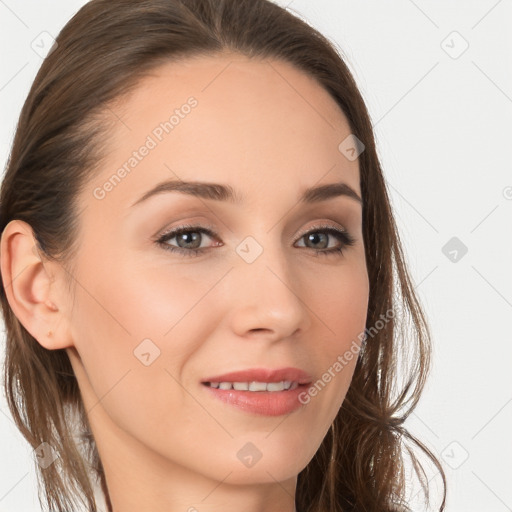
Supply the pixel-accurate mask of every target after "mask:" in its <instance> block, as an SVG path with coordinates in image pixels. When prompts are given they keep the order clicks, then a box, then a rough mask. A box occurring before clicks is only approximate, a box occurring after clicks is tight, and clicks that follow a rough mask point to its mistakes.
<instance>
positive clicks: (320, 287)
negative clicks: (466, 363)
mask: <svg viewBox="0 0 512 512" xmlns="http://www.w3.org/2000/svg"><path fill="white" fill-rule="evenodd" d="M228 64H229V65H228ZM226 66H227V67H226ZM292 85H293V87H292ZM191 96H193V97H194V98H195V99H196V100H197V105H196V106H194V107H193V108H191V109H190V110H189V109H186V108H183V109H182V110H181V113H182V117H180V119H179V123H178V124H177V125H176V126H175V127H174V128H173V129H172V131H169V133H165V132H164V133H161V134H160V135H161V139H162V140H160V141H159V140H157V137H156V135H155V133H159V132H158V131H157V132H154V130H155V128H156V127H158V126H159V125H160V123H162V122H163V121H165V120H168V119H169V117H170V115H171V114H172V112H173V110H174V109H176V108H178V109H179V108H180V107H181V106H182V105H184V104H185V103H186V102H187V99H188V98H189V97H191ZM185 110H186V111H187V112H189V113H188V114H184V112H185ZM114 112H115V114H116V115H117V116H119V118H120V119H121V121H115V118H113V119H114V121H115V122H116V124H115V125H114V127H113V130H112V137H111V139H110V140H109V141H108V147H109V155H108V157H107V159H106V161H105V162H103V163H102V166H101V169H100V172H99V174H97V175H96V176H95V177H94V179H93V180H91V183H90V185H89V186H88V187H86V188H85V190H84V191H83V193H82V194H81V196H80V197H79V201H80V203H81V205H82V206H83V207H84V208H83V210H81V212H82V213H81V217H80V232H79V233H78V237H79V240H80V246H81V248H80V250H79V252H78V255H77V259H76V260H75V261H74V262H73V264H74V270H73V280H74V283H75V287H74V290H73V294H72V296H70V292H69V291H68V289H67V288H66V286H65V277H66V275H65V272H64V271H63V269H62V268H61V267H60V266H59V265H58V264H56V263H53V262H49V261H47V260H44V259H41V255H39V254H38V253H37V251H34V245H35V241H34V237H33V234H32V231H31V229H30V227H29V226H28V225H27V224H26V223H24V222H21V221H18V220H17V221H12V222H11V223H9V225H8V226H7V227H6V229H5V230H4V232H3V234H2V240H1V247H0V249H1V265H2V276H3V279H4V284H5V285H7V283H11V281H12V285H11V286H8V287H7V294H8V299H9V302H10V304H11V307H12V308H13V310H14V312H15V314H16V316H17V317H18V318H19V319H20V321H22V323H23V324H24V326H25V327H26V328H27V330H28V331H29V332H30V333H31V334H32V335H33V336H34V337H35V338H36V339H37V340H38V341H39V343H41V345H43V346H44V347H46V348H47V349H49V350H54V349H59V348H65V349H66V351H67V353H68V355H69V357H70V360H71V363H72V365H73V369H74V371H75V374H76V377H77V379H78V383H79V386H80V389H81V392H82V396H83V400H84V402H85V406H86V410H87V411H88V417H89V420H90V422H91V426H92V429H93V433H94V436H95V439H96V442H97V445H98V450H99V453H100V456H101V459H102V461H103V464H104V467H105V470H106V475H107V483H108V487H109V492H110V495H111V499H112V503H113V507H114V511H115V512H140V511H142V510H151V511H152V512H169V511H172V512H176V511H189V512H193V511H194V510H197V511H200V512H214V511H221V510H222V511H223V512H234V511H236V512H240V511H242V510H243V511H245V512H293V510H294V496H295V491H296V484H297V475H298V473H299V472H300V471H301V470H302V469H304V467H305V466H306V465H307V464H308V462H309V461H310V460H311V458H312V457H313V455H314V454H315V452H316V451H317V449H318V447H319V446H320V444H321V442H322V440H323V438H324V436H325V435H326V434H327V432H328V429H329V427H330V425H331V423H332V421H333V419H334V418H335V416H336V414H337V412H338V410H339V407H340V406H341V404H342V402H343V400H344V398H345V395H346V392H347V390H348V387H349V385H350V381H351V378H352V374H353V371H354V367H355V363H356V358H355V357H354V358H353V359H352V360H351V361H349V362H348V364H346V365H345V366H344V367H343V369H342V371H340V372H338V373H337V374H336V376H335V377H334V378H332V380H331V381H330V382H329V383H328V384H327V385H326V386H325V388H324V389H323V390H322V391H320V392H318V394H317V396H315V397H314V398H311V401H310V402H309V403H308V404H306V405H303V406H301V407H300V408H299V409H297V410H295V411H293V412H292V413H290V414H289V415H281V416H273V417H272V416H265V415H259V414H254V413H250V412H246V411H241V410H239V409H237V408H235V407H233V406H232V405H229V404H225V403H223V402H221V401H219V400H217V399H215V398H212V397H211V396H210V393H209V392H208V390H207V389H205V387H204V386H203V385H202V384H201V380H202V379H204V378H206V377H208V376H209V375H212V374H221V373H226V372H231V371H235V370H244V369H248V368H255V367H264V368H272V369H275V368H281V367H289V366H292V367H297V368H301V369H303V370H306V371H307V372H308V373H310V375H311V376H312V377H313V380H314V381H317V380H318V379H321V378H322V375H323V374H324V372H326V371H327V369H328V368H329V367H332V366H333V364H334V363H335V361H336V360H337V358H338V356H340V355H342V354H343V353H345V352H346V351H347V350H348V349H349V348H350V346H351V344H353V341H354V340H357V339H358V336H359V335H360V333H361V332H362V331H364V328H365V321H366V314H367V305H368V292H369V283H368V275H367V268H366V261H365V254H364V245H363V239H362V206H361V204H360V203H359V202H358V201H357V200H355V199H354V198H352V197H349V196H347V195H339V196H335V197H331V198H330V199H326V200H322V201H319V202H316V203H311V204H302V203H299V197H300V195H301V194H302V192H303V191H304V190H305V189H306V188H309V187H313V186H318V185H325V184H330V183H339V182H343V183H345V184H347V185H348V186H350V187H351V188H352V189H353V190H354V191H355V192H356V193H357V194H358V195H359V196H361V190H360V184H359V167H358V161H357V160H353V161H351V160H349V159H347V158H345V156H344V155H343V154H342V153H341V152H340V150H339V149H338V146H339V144H340V142H342V141H343V140H344V139H345V138H346V137H347V136H349V135H350V128H349V125H348V122H347V120H346V118H345V116H344V115H343V113H342V112H341V110H340V109H339V107H338V106H337V105H336V103H335V102H334V100H333V99H332V98H331V97H330V96H329V94H328V93H327V92H326V91H325V90H324V89H323V88H322V87H320V86H319V85H318V84H317V83H316V82H315V81H314V80H313V79H311V78H309V77H308V76H307V75H305V74H303V73H302V72H301V71H299V70H296V69H295V68H293V67H291V66H290V65H289V64H286V63H282V62H277V61H268V60H265V61H263V60H249V59H247V58H246V57H243V56H240V55H235V54H224V55H222V56H215V57H201V58H195V59H191V60H188V61H184V62H180V63H170V64H166V65H165V66H163V67H161V68H159V70H158V72H156V73H155V74H154V76H152V77H149V78H146V79H144V81H143V82H142V83H141V84H139V86H138V87H137V89H136V90H135V91H134V93H133V94H132V95H131V96H130V97H129V98H128V99H127V100H126V101H124V102H121V103H120V104H119V105H118V107H117V109H114ZM149 135H151V136H152V138H153V139H154V140H155V141H156V142H157V144H156V147H154V148H152V149H151V150H150V151H149V152H148V154H147V155H146V156H144V157H143V158H141V160H140V161H139V162H138V163H137V165H136V166H135V167H133V168H132V169H131V171H130V172H129V173H126V175H124V176H123V177H122V178H121V179H120V180H118V181H117V182H116V183H115V186H114V185H112V186H110V187H109V186H108V185H106V186H105V183H107V182H108V181H109V179H110V178H111V177H112V175H113V174H114V173H116V171H117V170H118V169H119V168H120V167H121V166H122V165H123V164H124V163H125V162H127V161H128V159H129V158H130V157H131V156H132V154H133V152H134V151H138V150H139V148H140V147H141V146H142V145H143V144H144V143H145V142H146V141H147V137H148V136H149ZM121 174H122V173H121ZM172 178H174V179H177V180H183V181H200V182H210V183H220V184H224V185H229V186H231V187H232V188H233V189H234V190H235V192H236V194H237V196H239V197H240V198H241V202H240V203H231V202H229V201H218V200H214V199H206V198H198V197H194V196H192V195H188V194H184V193H180V192H177V191H172V192H164V193H160V194H156V195H153V196H152V197H150V198H148V199H147V200H145V201H142V202H140V203H139V204H137V205H135V206H132V204H133V203H135V202H136V201H137V200H138V199H139V198H140V197H141V196H142V195H143V194H144V193H145V192H146V191H148V190H150V189H151V188H153V187H154V186H155V185H156V184H158V183H160V182H161V181H164V180H169V179H172ZM98 188H100V189H101V191H102V192H98ZM107 189H108V191H107ZM95 191H96V192H95ZM101 195H103V197H101V198H100V196H101ZM185 223H187V224H192V225H194V226H196V225H199V226H208V227H211V228H212V230H213V231H214V233H215V236H214V237H210V236H209V235H206V234H197V235H195V236H196V237H199V238H200V247H201V249H202V250H203V252H202V253H199V254H198V255H192V256H186V255H184V254H180V253H176V252H171V251H168V250H166V249H165V248H164V247H163V246H162V245H159V244H158V243H156V239H157V238H158V237H159V235H161V234H162V233H164V232H165V231H168V230H169V229H170V228H173V227H178V226H181V225H183V224H185ZM319 225H320V226H325V225H328V226H332V227H333V228H338V229H345V230H347V231H348V232H349V233H350V235H352V236H353V238H355V243H354V245H352V246H347V247H345V248H343V249H342V252H333V253H331V254H325V253H324V254H317V250H320V251H321V252H322V251H324V252H325V251H326V250H328V249H333V248H336V247H340V246H341V245H342V243H343V241H342V240H341V239H339V238H338V237H337V236H336V235H333V234H329V233H325V231H323V230H322V229H321V228H320V229H317V228H318V226H319ZM190 231H191V232H192V233H197V231H194V229H191V230H190ZM310 232H312V233H316V234H317V239H316V240H313V241H311V240H310V241H309V242H308V236H305V235H307V234H309V233H310ZM249 236H250V237H252V239H254V241H255V242H256V243H255V242H254V241H250V243H249V245H243V244H242V247H244V248H245V249H246V252H247V251H249V252H248V254H251V255H254V254H255V252H254V251H257V250H258V247H260V248H261V250H262V252H261V254H259V256H257V257H256V258H255V260H254V261H252V262H251V263H248V262H247V261H246V260H245V259H244V258H243V257H242V256H241V254H244V253H243V252H237V248H238V247H239V246H240V244H241V242H242V241H244V240H245V239H246V237H249ZM182 238H183V237H182ZM189 240H190V237H189ZM165 243H166V244H167V245H171V246H174V247H182V248H183V247H185V245H184V243H183V240H182V242H181V246H180V245H178V243H179V237H174V238H172V239H169V240H167V241H166V242H165ZM251 244H252V245H251ZM186 247H188V246H186ZM187 250H188V251H189V252H190V251H191V249H189V248H184V249H183V251H187ZM49 330H51V331H52V334H51V335H50V336H48V335H47V333H48V331H49ZM145 339H149V340H151V342H150V344H149V345H146V346H145V347H146V350H145V351H144V352H146V353H147V352H148V350H149V353H150V356H147V355H146V356H144V358H145V359H146V362H150V364H148V365H146V364H143V362H142V361H141V359H142V358H141V357H140V355H139V357H137V356H136V355H135V354H134V351H135V352H136V353H137V347H139V346H140V344H141V342H142V341H143V340H145ZM146 343H148V342H146ZM151 343H152V344H154V345H151ZM148 347H149V348H148ZM154 347H158V350H159V351H160V353H159V356H158V357H156V358H155V354H156V352H155V350H156V349H155V348H154ZM139 352H140V350H139ZM148 359H149V361H148ZM247 443H252V445H254V446H255V447H256V448H257V449H258V451H259V452H260V453H261V454H262V456H261V458H260V459H259V461H258V462H257V463H255V464H254V465H253V466H252V467H247V466H246V465H245V464H244V463H242V461H241V460H240V458H239V457H238V456H237V454H238V453H239V451H240V450H241V449H242V448H243V447H244V446H245V445H247ZM252 445H251V446H252Z"/></svg>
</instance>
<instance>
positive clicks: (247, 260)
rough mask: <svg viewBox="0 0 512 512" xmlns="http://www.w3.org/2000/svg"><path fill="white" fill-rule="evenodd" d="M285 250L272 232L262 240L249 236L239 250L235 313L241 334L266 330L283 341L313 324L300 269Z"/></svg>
mask: <svg viewBox="0 0 512 512" xmlns="http://www.w3.org/2000/svg"><path fill="white" fill-rule="evenodd" d="M284 249H285V248H284V247H283V246H282V242H281V241H280V239H278V237H275V236H272V234H270V235H269V234H268V233H266V234H264V235H261V236H258V239H256V237H253V236H248V237H246V238H245V239H244V240H242V242H241V243H240V244H239V245H238V246H237V247H236V252H237V254H238V257H237V262H236V265H235V269H234V278H235V279H236V288H237V290H238V292H237V300H235V304H234V310H233V311H232V313H233V321H234V328H235V329H236V330H237V331H238V334H240V335H243V334H244V333H246V332H247V331H249V330H254V329H264V330H268V331H271V332H272V333H273V335H274V336H275V337H276V338H280V337H286V336H291V335H292V334H293V333H294V332H295V331H296V330H297V329H298V328H302V329H306V328H307V326H308V325H309V314H308V308H307V307H306V305H305V302H304V298H303V297H301V293H302V291H301V290H300V276H299V275H298V274H296V270H297V266H296V265H293V262H292V261H291V260H290V258H289V255H288V254H287V252H286V251H285V250H284Z"/></svg>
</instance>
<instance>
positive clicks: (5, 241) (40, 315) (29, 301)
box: [0, 220, 72, 350]
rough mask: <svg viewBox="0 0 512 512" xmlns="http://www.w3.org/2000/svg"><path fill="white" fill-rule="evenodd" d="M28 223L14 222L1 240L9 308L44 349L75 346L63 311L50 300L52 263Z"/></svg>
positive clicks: (1, 266) (0, 261) (0, 263)
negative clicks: (41, 248) (40, 249)
mask: <svg viewBox="0 0 512 512" xmlns="http://www.w3.org/2000/svg"><path fill="white" fill-rule="evenodd" d="M36 243H37V242H36V240H35V238H34V235H33V231H32V228H31V227H30V225H29V224H27V223H26V222H24V221H21V220H12V221H10V222H9V223H8V224H7V226H6V227H5V229H4V231H3V233H2V237H1V241H0V271H1V274H2V282H3V286H4V289H5V294H6V297H7V300H8V302H9V305H10V307H11V309H12V311H13V313H14V314H15V315H16V317H17V318H18V320H19V321H20V322H21V323H22V324H23V326H24V327H25V329H26V330H27V331H28V332H29V333H30V334H31V335H32V336H33V337H34V338H35V339H36V340H37V341H38V342H39V343H40V344H41V345H42V346H43V347H45V348H47V349H49V350H55V349H59V348H66V347H68V346H70V345H72V343H71V340H70V338H69V336H68V332H69V331H68V329H67V322H66V319H65V318H64V316H63V313H62V311H60V310H59V307H58V306H57V304H56V303H55V301H54V300H53V299H52V298H51V297H50V292H51V291H53V289H54V288H55V287H52V283H53V276H52V275H51V274H50V273H49V270H50V269H51V263H50V262H49V261H45V262H43V260H42V258H41V256H40V254H39V252H38V251H37V247H36Z"/></svg>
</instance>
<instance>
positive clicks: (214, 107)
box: [94, 53, 360, 206]
mask: <svg viewBox="0 0 512 512" xmlns="http://www.w3.org/2000/svg"><path fill="white" fill-rule="evenodd" d="M110 110H111V114H112V116H114V118H115V124H114V125H113V126H114V127H113V129H112V131H111V134H110V138H109V142H108V148H109V149H108V151H109V155H108V157H107V159H106V164H105V165H104V166H103V168H102V173H101V175H100V176H98V177H96V178H95V184H94V185H96V186H97V185H100V186H101V185H102V184H103V183H105V180H108V179H109V177H110V176H112V175H113V174H115V173H116V172H117V171H118V170H119V169H120V168H121V167H124V169H125V172H122V173H121V174H123V178H122V180H121V181H120V182H119V183H117V184H114V185H113V187H110V189H111V191H109V198H110V199H112V201H109V202H113V201H116V202H118V203H119V202H121V203H122V204H123V205H125V206H128V205H129V204H131V203H133V201H134V200H135V199H136V198H137V196H138V195H140V193H141V192H142V191H143V190H144V189H147V187H148V185H150V184H152V183H155V182H157V181H160V180H161V179H168V178H172V177H174V178H176V177H177V178H179V179H183V180H198V181H210V182H227V183H230V184H231V185H232V186H233V188H234V189H236V190H239V191H240V194H241V196H242V197H247V199H250V195H251V192H255V191H261V190H262V187H267V188H268V190H266V193H268V194H271V195H272V194H276V195H279V194H283V193H285V192H286V191H288V190H290V191H292V190H295V189H303V188H305V187H309V186H312V185H314V184H317V183H318V182H320V183H321V180H322V178H324V177H325V180H324V181H329V182H333V181H336V179H339V180H343V181H344V182H346V183H347V184H349V185H350V186H351V187H352V188H354V190H356V191H357V192H358V193H360V192H359V191H360V187H359V168H358V163H357V161H349V160H348V159H347V158H345V156H344V155H343V154H342V153H341V152H340V150H339V149H338V147H339V145H340V143H341V142H342V141H343V140H344V139H346V137H347V136H349V135H350V127H349V124H348V122H347V120H346V117H345V115H344V114H343V113H342V111H341V109H340V108H339V107H338V105H337V104H336V102H335V101H334V100H333V99H332V98H331V96H330V95H329V93H328V92H327V91H326V90H325V89H323V88H322V87H321V86H320V85H319V84H318V83H317V82H316V80H315V79H314V78H312V77H310V76H308V75H307V74H305V73H304V72H302V71H300V70H298V69H296V68H295V67H294V66H292V65H291V64H289V63H286V62H282V61H278V60H269V59H250V58H247V57H245V56H241V55H239V54H229V53H227V54H220V55H215V56H199V57H193V58H186V59H183V60H180V61H174V62H169V63H166V64H164V65H162V66H160V67H159V68H157V69H156V70H155V71H154V72H153V73H152V74H151V75H150V76H148V77H146V78H144V79H143V80H142V81H141V82H140V83H139V84H138V85H137V87H136V88H135V89H134V90H133V92H132V93H131V94H130V95H129V96H128V97H125V98H122V100H121V101H120V102H118V103H117V104H115V105H113V106H112V108H111V109H110ZM143 146H146V147H149V148H150V149H149V150H143V153H144V155H143V156H142V157H141V155H140V154H139V153H140V151H139V149H142V148H143ZM136 154H137V155H136ZM112 189H113V190H112ZM114 196H115V198H114Z"/></svg>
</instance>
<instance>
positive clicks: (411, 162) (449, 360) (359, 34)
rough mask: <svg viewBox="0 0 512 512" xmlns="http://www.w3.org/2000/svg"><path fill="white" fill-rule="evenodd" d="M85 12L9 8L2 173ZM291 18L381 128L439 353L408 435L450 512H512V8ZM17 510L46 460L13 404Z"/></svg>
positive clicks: (322, 10) (2, 502) (375, 9)
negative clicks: (34, 94) (323, 45)
mask: <svg viewBox="0 0 512 512" xmlns="http://www.w3.org/2000/svg"><path fill="white" fill-rule="evenodd" d="M276 1H277V0H276ZM84 3H85V2H84V1H79V0H65V1H64V0H59V1H57V0H52V1H49V0H37V1H36V0H23V2H20V1H16V0H0V42H1V48H2V50H1V61H0V109H1V110H0V112H1V115H0V162H1V164H2V169H3V168H4V165H5V162H6V159H7V155H8V152H9V147H10V144H11V142H12V137H13V133H14V127H15V123H16V121H17V116H18V115H19V111H20V109H21V106H22V103H23V101H24V99H25V97H26V94H27V93H28V90H29V87H30V84H31V82H32V80H33V78H34V76H35V74H36V71H37V69H38V67H39V66H40V64H41V62H42V59H41V57H40V56H38V54H37V53H36V52H35V51H34V50H33V49H32V47H31V45H32V44H33V41H36V42H37V41H38V40H39V39H38V37H39V35H40V34H41V33H42V32H45V31H46V32H48V33H49V34H51V35H53V36H56V35H57V34H58V32H59V31H60V29H61V28H62V27H63V25H64V24H65V23H66V22H67V20H68V19H69V18H70V17H71V15H72V14H74V13H75V12H76V10H78V9H79V8H80V7H81V6H82V5H83V4H84ZM277 3H279V4H280V5H283V6H288V8H289V9H290V10H292V11H294V12H295V13H299V14H300V15H301V17H303V18H305V19H306V20H307V21H308V22H309V23H311V24H312V25H313V26H315V27H316V28H318V29H319V30H320V31H321V32H322V33H324V34H325V35H327V36H328V37H329V38H330V39H331V40H332V41H334V42H335V43H336V44H337V46H338V47H339V48H341V51H342V52H343V53H344V55H345V56H346V59H347V61H348V64H349V66H350V68H351V70H352V71H353V73H354V74H355V77H356V80H357V82H358V84H359V86H360V88H361V91H362V92H363V95H364V97H365V100H366V102H367V104H368V108H369V111H370V115H371V117H372V121H373V123H374V127H375V130H376V137H377V144H378V148H379V153H380V156H381V159H382V163H383V167H384V173H385V177H386V180H387V183H388V186H389V191H390V194H391V198H392V202H393V207H394V210H395V214H396V216H397V221H398V225H399V228H400V233H401V238H402V240H403V243H404V245H405V249H406V256H407V259H408V262H409V264H410V270H411V274H412V277H413V279H414V282H415V285H416V290H417V292H418V294H419V296H420V300H421V301H422V303H423V305H424V308H425V311H426V314H427V316H428V318H429V322H430V325H431V328H432V334H433V339H434V361H433V364H434V367H433V370H432V372H431V375H430V379H429V381H428V385H427V388H426V390H425V393H424V395H423V397H422V399H421V401H420V404H419V406H418V408H417V409H416V412H415V413H414V414H413V415H412V416H411V417H410V418H409V420H408V421H407V425H408V427H409V428H410V429H411V430H412V432H413V433H415V434H416V435H417V436H418V437H419V438H420V439H422V440H424V441H425V443H426V444H427V446H429V447H430V448H431V449H432V450H433V451H434V453H436V454H437V455H438V456H439V457H440V458H441V459H442V460H443V461H444V466H445V469H446V472H447V476H448V482H449V494H448V506H447V510H448V511H449V512H472V511H475V512H481V511H486V512H502V511H503V512H504V511H507V510H512V486H511V485H510V484H511V482H512V463H511V461H512V442H511V440H510V437H511V436H510V433H511V432H512V429H511V426H512V386H511V383H512V371H511V365H512V336H511V334H510V323H511V320H512V229H511V228H512V169H511V167H512V166H511V158H510V156H509V151H510V147H511V146H512V138H511V135H512V129H511V120H512V73H511V69H510V68H511V66H510V63H511V55H512V35H511V34H512V31H511V30H510V22H511V20H512V2H511V1H510V0H500V1H496V0H485V1H483V0H482V1H479V2H476V1H462V0H460V1H458V2H456V1H444V0H436V1H430V2H427V1H426V0H417V1H415V2H413V1H412V0H402V1H394V2H379V1H376V0H373V1H359V2H355V1H348V0H314V1H313V0H294V1H290V0H280V1H279V2H277ZM507 21H508V23H507ZM454 31H456V32H457V33H458V34H453V32H454ZM466 44H469V46H468V48H467V50H465V51H464V52H463V53H461V54H460V55H459V53H460V52H461V51H462V50H463V49H464V47H465V45H466ZM455 57H456V58H455ZM452 237H457V239H458V240H457V241H456V243H457V244H459V247H460V244H461V243H463V244H464V245H465V246H466V247H467V249H468V251H467V253H466V254H465V255H463V256H462V257H460V256H461V254H462V253H461V252H460V250H459V249H457V247H455V246H454V247H451V246H448V248H447V249H445V250H444V252H446V253H448V251H453V249H454V248H455V250H458V253H457V254H458V256H457V258H458V259H457V261H456V262H454V261H450V259H449V258H448V257H447V256H445V254H444V252H443V247H444V246H445V244H447V242H448V241H449V240H450V239H451V238H452ZM454 254H455V253H453V252H452V256H451V257H453V255H454ZM448 255H449V256H450V254H448ZM2 340H3V339H2ZM0 352H1V353H2V356H1V357H2V358H3V347H2V349H1V350H0ZM435 481H436V478H435V477H434V482H433V483H435ZM14 510H15V511H16V512H35V511H39V510H40V507H39V505H38V502H37V492H36V480H35V470H34V468H33V456H32V451H31V449H30V447H29V446H28V444H27V443H26V442H25V440H24V439H23V438H22V437H21V434H19V432H18V431H17V430H16V428H15V427H14V423H13V422H12V419H11V416H10V414H9V413H8V410H7V406H6V404H5V398H4V395H3V393H2V394H1V396H0V512H12V511H14ZM415 510H418V511H419V510H421V508H420V507H417V508H415Z"/></svg>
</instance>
